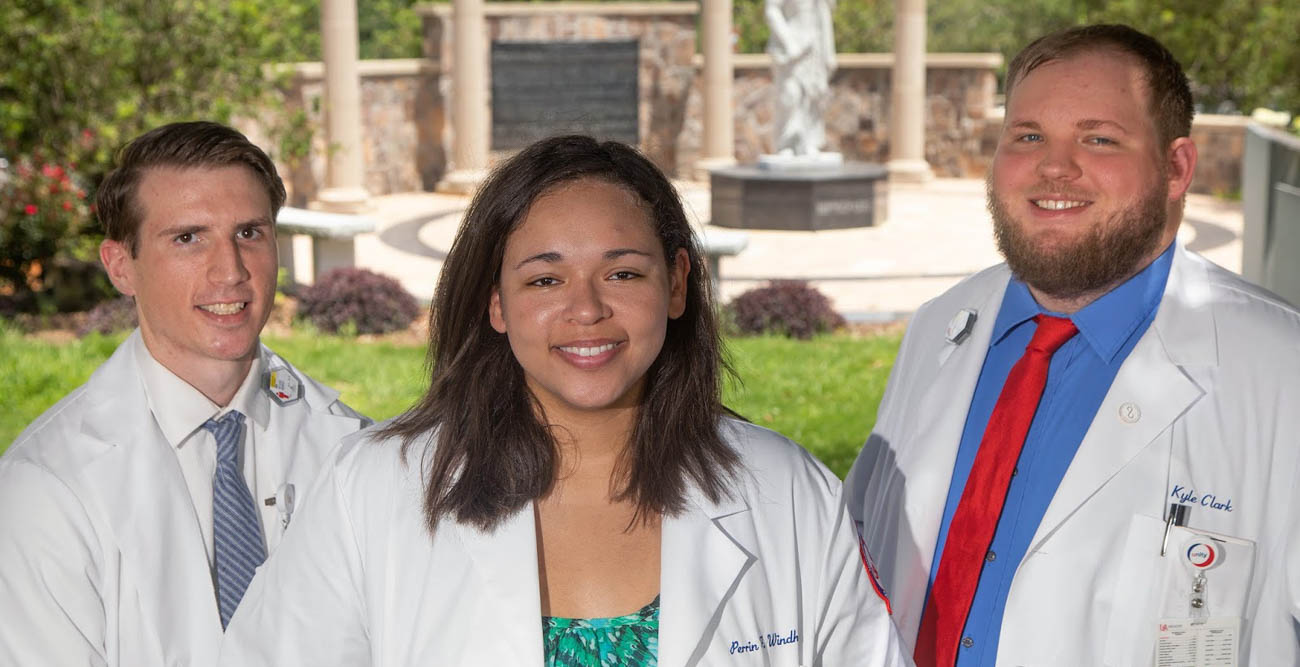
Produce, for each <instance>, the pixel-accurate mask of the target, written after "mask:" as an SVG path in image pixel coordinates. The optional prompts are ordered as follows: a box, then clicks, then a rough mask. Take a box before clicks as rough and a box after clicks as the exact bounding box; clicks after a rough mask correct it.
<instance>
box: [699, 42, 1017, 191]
mask: <svg viewBox="0 0 1300 667" xmlns="http://www.w3.org/2000/svg"><path fill="white" fill-rule="evenodd" d="M893 62H894V58H893V54H888V53H844V54H840V55H839V58H838V66H837V69H836V72H835V74H834V76H832V77H831V100H830V103H829V105H828V108H827V111H826V140H827V144H828V148H829V150H834V151H839V152H841V153H843V154H844V157H845V159H849V160H857V161H863V162H880V163H883V162H885V161H887V160H888V159H889V113H890V87H889V82H890V78H891V71H892V67H893ZM697 64H698V65H700V66H703V62H702V61H698V60H697ZM1001 64H1002V57H1001V56H1000V55H998V54H990V53H969V54H968V53H932V54H929V55H928V56H927V57H926V109H927V117H926V137H925V158H926V160H927V161H929V163H930V165H931V167H933V168H934V171H935V173H936V174H937V175H940V176H969V175H978V174H982V173H983V172H984V170H985V169H986V168H987V164H988V161H989V159H991V157H992V149H991V147H986V146H984V142H985V136H986V133H985V129H986V127H987V126H988V125H989V124H990V123H991V122H992V123H993V124H997V123H1000V122H1001V120H1000V119H995V120H993V121H990V113H991V111H992V109H993V106H994V95H995V94H996V92H997V76H996V74H995V71H996V70H997V68H998V67H999V66H1001ZM734 69H735V84H734V89H733V97H734V99H735V102H734V106H733V109H734V113H735V120H736V130H735V142H736V143H735V145H736V149H735V156H736V160H737V161H738V162H740V163H742V164H747V163H752V162H756V161H758V156H759V155H761V154H763V153H770V152H771V151H772V142H773V136H774V128H773V125H772V120H773V108H772V105H773V93H772V73H771V61H770V59H769V58H768V56H767V55H766V54H753V55H750V54H745V55H737V56H735V62H734ZM702 84H703V81H702V77H700V76H697V77H696V78H695V81H694V83H693V86H692V89H691V97H690V100H689V102H688V106H687V118H688V120H687V123H686V124H685V126H684V131H683V132H682V134H681V135H680V136H679V137H678V149H677V157H678V161H677V173H678V174H682V175H684V174H689V173H690V168H691V166H692V165H693V164H694V162H695V160H696V158H697V157H698V155H699V151H700V147H701V145H702V138H701V132H702V120H701V119H702V117H703V108H702V105H703V94H704V93H703V90H702V89H701V87H702ZM986 148H987V150H986Z"/></svg>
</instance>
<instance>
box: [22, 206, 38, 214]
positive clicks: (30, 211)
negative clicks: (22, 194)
mask: <svg viewBox="0 0 1300 667" xmlns="http://www.w3.org/2000/svg"><path fill="white" fill-rule="evenodd" d="M23 213H26V214H27V215H36V204H28V205H27V206H24V207H23Z"/></svg>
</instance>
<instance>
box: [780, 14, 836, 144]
mask: <svg viewBox="0 0 1300 667" xmlns="http://www.w3.org/2000/svg"><path fill="white" fill-rule="evenodd" d="M834 8H835V0H766V3H765V4H764V14H765V16H766V18H767V25H768V28H769V31H770V35H771V36H770V37H769V38H768V40H767V53H768V55H769V56H771V58H772V84H773V86H774V87H775V88H776V99H775V105H774V106H775V112H776V113H775V121H776V123H775V124H776V136H775V137H774V139H775V142H774V145H775V148H776V153H777V155H778V156H780V157H782V158H786V159H787V161H788V158H790V157H791V156H794V157H795V158H798V159H802V160H803V161H805V162H806V161H809V160H812V161H814V162H816V161H818V157H819V156H820V154H821V153H822V144H824V143H825V142H826V119H825V113H826V105H827V103H828V102H829V101H830V92H831V89H830V78H831V75H832V74H834V73H835V33H834V28H833V27H832V26H831V11H832V10H833V9H834ZM827 159H829V160H831V161H834V162H838V161H839V160H838V159H837V158H832V157H829V156H828V157H824V158H821V160H820V161H822V162H824V161H825V160H827Z"/></svg>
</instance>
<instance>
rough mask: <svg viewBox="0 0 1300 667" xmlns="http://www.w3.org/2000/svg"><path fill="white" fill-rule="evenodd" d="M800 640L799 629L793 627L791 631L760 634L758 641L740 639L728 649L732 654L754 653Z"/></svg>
mask: <svg viewBox="0 0 1300 667" xmlns="http://www.w3.org/2000/svg"><path fill="white" fill-rule="evenodd" d="M798 642H799V631H798V630H797V629H794V628H791V629H790V631H789V632H787V633H785V634H781V633H779V632H769V633H767V634H761V635H759V636H758V643H754V642H752V641H749V640H747V639H746V640H738V641H733V642H731V648H730V650H729V651H728V652H729V653H731V654H732V655H735V654H737V653H754V652H758V651H765V650H767V649H770V648H776V647H778V646H785V645H786V644H795V643H798Z"/></svg>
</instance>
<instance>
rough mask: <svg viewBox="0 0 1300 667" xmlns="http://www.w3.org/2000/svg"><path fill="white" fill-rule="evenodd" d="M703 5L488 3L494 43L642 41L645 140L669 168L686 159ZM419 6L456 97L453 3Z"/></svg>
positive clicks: (431, 56) (429, 49)
mask: <svg viewBox="0 0 1300 667" xmlns="http://www.w3.org/2000/svg"><path fill="white" fill-rule="evenodd" d="M698 10H699V8H698V5H697V4H696V3H694V2H654V3H638V2H626V3H624V2H548V3H532V2H490V3H485V4H484V15H485V19H486V22H487V33H488V41H489V44H490V43H491V42H492V41H496V40H509V41H530V40H534V41H587V40H601V39H636V40H639V46H638V48H639V54H638V57H639V68H640V72H639V75H638V83H639V100H638V108H637V116H638V118H637V120H638V125H639V133H640V142H639V146H640V148H641V150H642V151H643V152H645V153H646V155H648V156H649V157H650V159H652V160H653V161H654V162H655V163H656V164H658V165H659V166H660V167H661V168H663V169H666V170H669V171H671V170H673V169H674V168H675V166H676V164H677V163H678V159H677V155H676V150H677V137H678V135H680V134H681V132H682V127H683V125H684V123H685V121H686V102H687V95H688V94H689V92H690V90H691V86H692V83H693V81H694V80H695V79H696V78H697V77H696V74H695V65H694V62H693V59H694V57H695V17H696V14H697V12H698ZM417 12H419V13H420V15H421V17H422V19H423V25H424V55H425V57H426V58H427V59H428V60H429V61H430V62H431V63H433V65H434V69H435V72H436V76H437V77H438V80H439V81H438V88H439V90H440V91H441V93H442V96H443V99H444V100H446V99H449V98H450V96H451V81H450V78H451V68H452V63H451V61H452V57H453V53H454V46H453V44H452V38H453V29H452V8H451V6H450V5H445V4H443V5H423V6H419V7H417ZM488 76H489V77H491V64H490V63H489V64H488ZM489 80H490V79H489ZM484 112H485V113H490V110H487V109H485V110H484ZM445 114H446V115H447V117H449V116H450V106H446V111H445ZM453 131H454V130H453ZM443 145H444V146H445V147H447V148H448V149H449V148H450V146H451V137H450V136H449V134H447V133H443ZM444 168H445V165H444Z"/></svg>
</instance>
